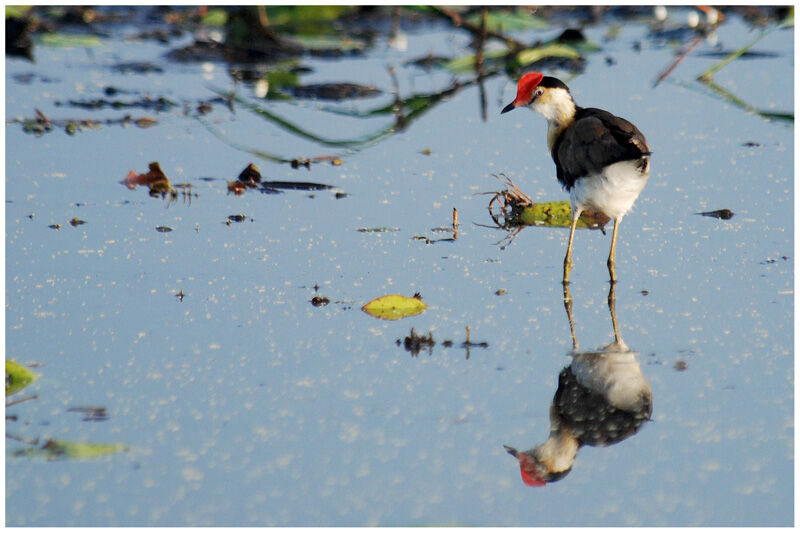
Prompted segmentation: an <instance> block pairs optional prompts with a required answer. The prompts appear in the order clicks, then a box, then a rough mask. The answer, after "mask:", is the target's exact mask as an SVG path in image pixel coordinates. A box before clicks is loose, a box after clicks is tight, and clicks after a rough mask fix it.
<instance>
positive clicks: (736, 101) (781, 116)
mask: <svg viewBox="0 0 800 533" xmlns="http://www.w3.org/2000/svg"><path fill="white" fill-rule="evenodd" d="M700 82H701V83H703V84H704V85H706V86H707V87H708V88H709V89H711V90H712V91H714V92H715V93H717V94H718V95H720V96H722V97H723V98H724V99H725V100H727V101H729V102H730V103H732V104H733V105H735V106H737V107H740V108H742V109H744V110H745V111H749V112H751V113H755V114H756V115H758V116H760V117H764V118H768V119H777V120H786V121H789V122H794V113H780V112H779V113H773V112H771V111H763V110H761V109H757V108H755V107H753V106H751V105H750V104H748V103H747V102H745V101H744V100H742V99H740V98H738V97H737V96H735V95H733V94H731V93H729V92H728V91H726V90H725V89H723V88H722V87H720V86H719V85H717V84H716V83H714V81H713V80H711V78H703V79H701V80H700Z"/></svg>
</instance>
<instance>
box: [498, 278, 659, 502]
mask: <svg viewBox="0 0 800 533" xmlns="http://www.w3.org/2000/svg"><path fill="white" fill-rule="evenodd" d="M564 308H565V309H566V311H567V318H568V319H569V326H570V333H571V335H572V350H571V352H570V356H571V357H572V361H571V362H570V364H569V365H567V366H566V367H564V368H563V369H562V370H561V372H560V373H559V376H558V388H557V389H556V393H555V395H554V396H553V401H552V402H551V404H550V434H549V436H548V438H547V440H545V442H543V443H542V444H540V445H538V446H534V447H533V448H531V449H530V450H527V451H518V450H517V449H516V448H513V447H511V446H507V445H503V447H504V448H505V450H506V451H507V452H508V453H509V454H511V455H513V456H514V457H515V458H516V459H517V460H518V461H519V467H520V473H521V474H522V481H523V482H524V483H525V484H526V485H529V486H533V487H541V486H544V485H545V484H546V483H550V482H553V481H558V480H559V479H561V478H563V477H564V476H566V475H567V474H569V473H570V472H571V470H572V465H573V463H574V462H575V457H576V456H577V454H578V450H579V449H580V448H581V447H582V446H598V447H603V446H610V445H612V444H616V443H618V442H622V441H623V440H625V439H627V438H628V437H631V436H633V435H635V434H636V433H637V432H638V431H639V429H641V427H642V425H643V424H644V423H645V422H647V421H649V420H650V419H651V416H652V414H653V391H652V389H651V387H650V383H649V382H648V381H647V378H646V377H645V376H644V374H643V373H642V369H641V366H640V365H639V361H638V359H637V357H636V354H635V352H633V351H632V350H631V349H630V348H628V346H627V345H626V344H625V341H623V340H622V337H621V336H620V333H619V327H618V325H617V314H616V305H615V298H614V284H611V289H610V292H609V297H608V309H609V311H610V313H611V324H612V326H613V328H614V342H612V343H610V344H608V345H606V346H605V347H603V348H601V349H599V350H580V349H579V348H578V339H577V336H576V335H575V324H574V322H573V319H572V296H571V295H570V293H569V285H564Z"/></svg>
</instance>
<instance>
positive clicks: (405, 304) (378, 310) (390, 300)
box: [361, 294, 428, 320]
mask: <svg viewBox="0 0 800 533" xmlns="http://www.w3.org/2000/svg"><path fill="white" fill-rule="evenodd" d="M427 307H428V306H427V305H426V304H425V302H423V301H422V299H421V298H419V297H413V298H409V297H408V296H403V295H400V294H387V295H386V296H381V297H380V298H376V299H374V300H372V301H371V302H369V303H367V304H366V305H364V307H362V308H361V310H362V311H364V312H365V313H367V314H368V315H370V316H374V317H375V318H380V319H382V320H398V319H400V318H405V317H407V316H415V315H418V314H420V313H422V312H423V311H424V310H425V309H427Z"/></svg>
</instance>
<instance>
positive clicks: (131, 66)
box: [111, 61, 164, 74]
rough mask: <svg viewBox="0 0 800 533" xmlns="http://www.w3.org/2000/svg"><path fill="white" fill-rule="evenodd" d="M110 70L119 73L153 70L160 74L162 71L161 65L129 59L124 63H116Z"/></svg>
mask: <svg viewBox="0 0 800 533" xmlns="http://www.w3.org/2000/svg"><path fill="white" fill-rule="evenodd" d="M111 68H112V70H114V71H116V72H119V73H121V74H149V73H151V72H155V73H157V74H161V73H163V72H164V69H163V68H162V67H159V66H158V65H155V64H153V63H149V62H146V61H131V62H126V63H117V64H116V65H113V66H112V67H111Z"/></svg>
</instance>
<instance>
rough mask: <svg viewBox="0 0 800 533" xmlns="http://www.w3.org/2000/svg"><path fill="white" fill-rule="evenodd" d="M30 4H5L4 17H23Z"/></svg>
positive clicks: (29, 8)
mask: <svg viewBox="0 0 800 533" xmlns="http://www.w3.org/2000/svg"><path fill="white" fill-rule="evenodd" d="M31 7H32V6H6V18H18V19H21V18H25V16H26V15H27V14H28V12H29V11H30V10H31Z"/></svg>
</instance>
